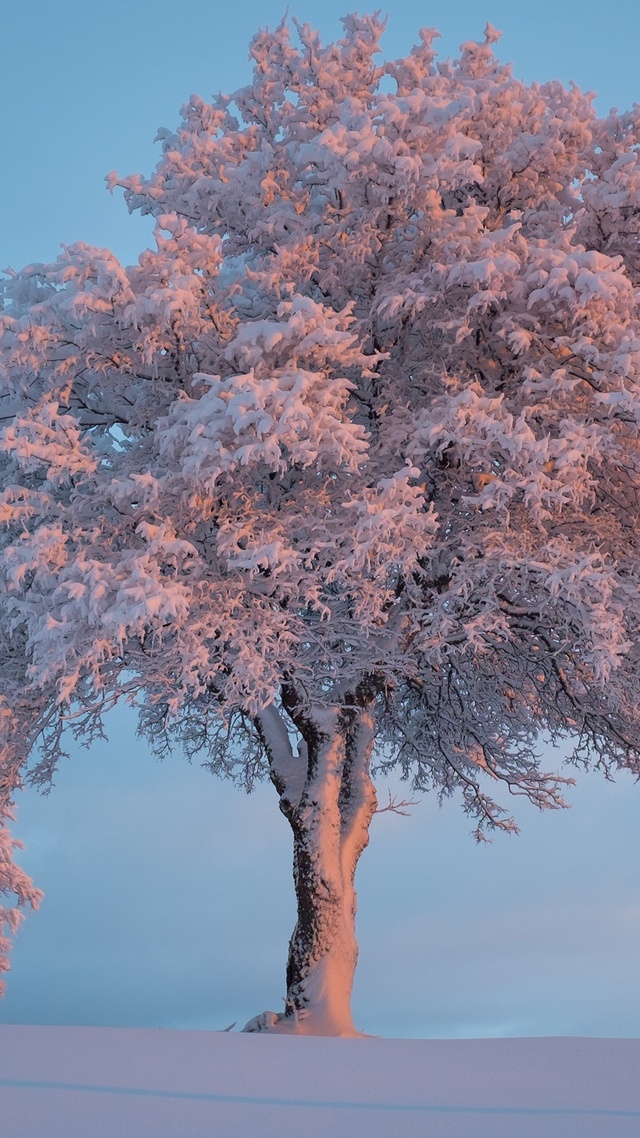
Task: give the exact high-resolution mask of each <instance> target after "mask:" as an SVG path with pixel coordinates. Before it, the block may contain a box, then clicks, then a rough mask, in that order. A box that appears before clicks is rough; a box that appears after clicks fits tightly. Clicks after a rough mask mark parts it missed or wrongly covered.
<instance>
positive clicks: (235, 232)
mask: <svg viewBox="0 0 640 1138" xmlns="http://www.w3.org/2000/svg"><path fill="white" fill-rule="evenodd" d="M293 24H294V27H293V28H289V26H288V25H287V24H286V23H283V24H282V25H281V26H280V27H279V28H277V29H276V31H274V32H270V31H265V32H260V33H259V34H258V35H257V36H256V37H255V38H254V40H253V41H252V46H251V53H252V56H253V58H254V61H255V69H254V76H253V82H252V84H251V85H250V86H248V87H245V88H243V89H241V90H239V91H236V92H235V94H234V95H232V96H219V97H218V98H217V99H216V100H215V101H214V102H212V103H206V102H204V101H203V100H202V99H201V98H198V97H196V96H193V97H192V98H191V99H190V101H189V102H188V103H187V105H186V106H185V107H184V108H183V119H182V124H181V126H180V127H179V129H178V130H177V131H176V132H175V133H171V132H169V131H164V130H162V131H160V139H161V141H162V157H161V159H160V161H159V163H158V166H157V169H156V171H155V173H153V174H152V175H151V177H149V178H144V177H142V176H137V175H136V176H132V177H127V178H119V177H118V175H115V174H114V175H112V176H111V177H110V183H111V185H112V187H115V186H120V187H123V188H124V194H125V198H126V201H127V203H128V205H129V207H130V209H132V210H136V209H137V210H141V211H142V212H143V213H151V214H153V216H154V217H155V218H156V221H157V230H156V248H155V249H153V250H146V251H145V252H143V253H142V254H141V256H140V258H139V262H138V264H137V265H135V266H132V267H128V268H125V267H123V266H122V265H120V264H119V263H118V261H117V260H116V258H115V257H114V256H113V255H112V254H110V253H109V252H108V251H106V250H102V249H94V248H91V247H89V246H87V245H83V244H77V245H73V246H70V247H68V248H65V249H64V250H63V252H62V253H61V255H60V257H59V258H58V260H57V261H56V262H55V263H53V264H50V265H31V266H28V267H27V268H26V269H24V270H23V271H22V272H13V271H9V272H8V279H7V280H6V283H5V284H4V286H3V290H4V291H3V295H4V300H3V310H2V314H1V316H0V321H1V345H2V346H1V361H2V362H1V367H2V390H1V397H0V414H1V416H2V424H3V425H2V431H1V445H0V449H1V455H2V458H1V469H2V490H1V497H0V517H1V519H2V551H1V555H0V582H1V585H0V605H1V615H2V619H1V621H0V636H1V637H2V650H1V653H0V668H1V670H2V697H1V703H0V720H1V731H2V746H3V750H2V760H1V761H2V781H1V785H2V794H3V802H4V809H5V817H6V819H10V818H11V816H12V815H11V804H12V799H13V798H14V795H15V791H16V789H17V788H18V787H19V786H20V784H21V781H26V782H31V783H34V784H35V785H37V786H42V787H46V786H47V785H48V783H49V781H50V780H51V777H52V775H53V773H54V770H55V766H56V762H57V760H58V758H59V756H60V753H61V749H62V747H63V745H64V733H65V732H66V731H68V730H72V731H74V732H76V733H77V735H78V736H79V737H80V738H81V739H84V740H85V741H87V742H89V743H90V742H91V739H92V738H95V737H96V735H97V734H98V733H100V731H101V730H102V720H103V717H104V715H105V714H106V713H107V712H108V711H109V709H110V708H112V707H113V706H114V704H116V703H117V702H118V701H122V700H126V701H130V702H132V703H134V704H135V705H136V706H137V707H138V708H139V714H140V728H141V731H142V733H143V734H144V735H145V736H146V737H148V738H149V739H150V740H151V741H152V742H153V743H154V745H155V746H156V747H157V749H158V751H159V752H160V753H162V751H163V748H165V747H166V746H168V745H169V744H170V743H171V742H172V741H173V742H174V743H176V744H177V745H178V746H179V747H181V748H182V749H183V750H184V751H185V752H186V754H187V755H198V756H200V759H201V760H203V761H205V762H207V763H208V764H210V766H211V769H212V771H214V772H216V773H217V774H220V775H224V776H227V777H230V778H233V779H235V780H237V782H238V783H239V784H240V785H243V786H246V787H250V786H251V784H252V783H253V781H254V780H255V779H257V778H261V777H269V778H270V779H271V781H272V782H273V784H274V786H275V789H276V791H277V794H278V796H279V803H280V809H281V810H282V812H283V813H284V815H285V816H286V818H287V819H288V821H289V822H290V824H291V828H292V831H293V839H294V879H295V887H296V891H297V899H298V923H297V925H296V928H295V930H294V933H293V937H292V940H291V945H290V950H289V961H288V968H287V1000H286V1004H285V1010H284V1012H282V1013H280V1014H279V1015H276V1014H275V1013H272V1012H264V1013H262V1014H261V1015H259V1016H257V1017H256V1019H255V1020H253V1021H251V1023H250V1024H248V1025H247V1028H248V1029H249V1030H254V1031H256V1030H271V1031H280V1032H299V1033H306V1034H335V1035H353V1034H356V1032H355V1028H354V1026H353V1022H352V1019H351V1013H350V1007H349V997H350V990H351V985H352V979H353V971H354V968H355V964H356V957H357V946H356V941H355V935H354V916H355V908H356V896H355V891H354V884H353V883H354V874H355V870H356V865H357V862H358V859H359V857H360V854H361V853H362V851H363V849H364V847H365V846H366V844H367V833H368V826H369V822H370V820H371V816H372V813H373V811H374V809H375V803H376V797H375V791H374V786H373V783H372V780H371V775H370V769H371V767H372V765H373V769H374V771H375V770H376V769H377V770H379V771H384V770H386V769H390V768H392V767H396V768H399V769H400V771H401V772H402V773H403V774H404V775H406V777H407V780H408V785H409V786H410V787H411V788H412V790H413V791H418V792H420V791H427V790H433V791H435V793H436V794H440V795H451V794H454V795H459V796H460V799H461V802H462V805H463V807H464V809H465V810H466V811H467V812H468V813H469V815H471V816H472V818H473V820H474V824H475V825H476V826H477V832H478V834H479V835H481V834H482V833H483V832H484V831H485V830H487V829H488V830H491V829H492V828H495V827H498V828H503V829H511V828H513V827H514V823H513V821H512V820H511V818H510V816H509V813H508V812H507V811H505V805H504V801H505V799H508V793H504V792H505V791H506V792H510V793H511V794H512V795H514V796H521V797H524V798H527V799H529V800H530V801H531V802H533V803H534V804H535V805H537V806H539V807H548V806H558V805H561V803H562V789H563V783H565V782H566V779H565V778H564V777H561V776H559V775H557V774H553V773H547V772H546V771H544V770H542V769H541V768H540V765H539V759H538V755H537V751H536V743H537V740H538V738H539V735H540V733H541V732H544V733H546V737H547V738H548V739H550V740H551V742H557V741H558V740H559V739H561V738H562V739H564V738H566V737H568V736H570V737H572V738H573V739H574V740H575V752H574V755H573V758H574V761H575V762H576V763H577V764H578V765H579V764H581V763H585V764H593V765H597V766H600V767H601V768H603V769H604V771H605V772H606V773H608V772H609V771H615V769H616V768H628V769H630V770H631V771H633V772H634V773H639V774H640V754H639V748H640V713H639V711H638V707H639V704H640V680H639V679H638V676H639V659H638V658H639V655H640V634H639V621H640V592H639V588H638V586H639V584H640V560H639V558H638V536H637V535H638V533H640V516H639V515H640V509H639V490H640V312H639V309H638V295H639V294H638V291H637V289H638V284H639V281H638V275H639V272H640V255H639V252H638V236H639V233H640V155H639V143H640V108H639V107H638V106H636V108H635V109H634V111H632V112H630V113H628V114H619V113H617V112H612V113H611V114H610V115H609V117H608V118H605V119H599V118H598V117H597V116H596V114H595V111H594V109H593V106H592V96H590V95H583V94H582V93H581V92H580V91H579V90H578V89H577V88H575V87H572V88H571V89H570V90H568V91H567V90H565V89H564V88H563V87H562V85H561V84H560V83H555V82H553V83H547V84H544V85H542V86H539V85H536V84H533V85H532V86H525V85H524V84H522V83H520V82H519V81H517V80H516V79H514V78H513V77H512V75H511V72H510V69H509V68H508V67H505V66H503V65H502V64H500V63H498V62H497V61H496V60H495V58H494V56H493V53H492V45H493V44H494V42H495V41H496V40H497V38H498V34H497V33H496V32H495V31H494V29H493V28H491V27H490V26H487V29H486V33H485V40H484V42H482V43H475V42H470V43H467V44H464V45H463V47H462V49H461V54H460V57H459V58H458V59H456V60H455V61H454V62H449V61H445V62H440V63H438V62H437V61H436V57H435V51H434V47H433V42H434V39H435V37H436V35H437V33H436V32H434V31H433V30H429V29H426V30H423V31H422V32H421V33H420V43H419V45H418V46H417V47H415V48H413V50H412V51H411V52H410V54H409V55H408V57H407V58H406V59H401V60H397V61H394V62H389V63H386V64H385V63H379V62H378V60H379V58H380V57H379V55H378V52H379V47H378V41H379V38H380V36H381V33H382V31H383V24H382V22H381V21H380V20H379V19H378V17H376V16H364V17H358V16H348V17H346V18H345V19H344V21H343V24H344V33H343V38H342V39H340V40H338V41H337V42H336V43H334V44H330V45H329V46H326V47H325V46H323V45H322V44H321V42H320V40H319V38H318V36H317V35H316V33H315V32H313V31H312V29H311V28H309V27H308V26H306V25H305V26H298V25H297V24H296V22H295V21H293ZM494 788H495V791H494ZM494 793H495V799H494ZM13 845H14V843H13V841H12V839H11V838H10V836H9V833H8V831H7V830H6V829H5V830H3V831H2V846H1V847H0V849H1V851H2V852H1V855H0V857H1V860H0V886H1V887H2V888H3V890H4V892H5V893H6V894H7V895H8V898H9V901H8V908H7V909H6V910H4V914H3V916H4V922H5V925H6V931H7V933H10V932H11V930H12V929H14V928H15V925H16V922H17V919H18V915H19V914H20V910H21V907H24V906H28V905H35V904H37V903H38V900H39V896H40V894H39V892H38V890H37V888H36V887H35V886H34V885H33V884H32V883H31V882H30V881H29V879H28V878H27V877H26V875H25V874H23V873H22V872H21V871H20V869H19V868H17V867H16V866H15V865H14V863H13V860H12V852H13ZM16 895H17V907H13V901H14V899H15V897H16ZM6 941H7V937H5V942H4V944H3V947H4V948H5V949H6V948H7V947H8V945H7V943H6ZM184 966H185V967H188V961H185V962H184Z"/></svg>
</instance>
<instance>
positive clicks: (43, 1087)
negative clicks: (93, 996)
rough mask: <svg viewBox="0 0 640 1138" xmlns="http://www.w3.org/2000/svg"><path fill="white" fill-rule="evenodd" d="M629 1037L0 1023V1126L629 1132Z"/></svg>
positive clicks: (542, 1137) (110, 1135) (249, 1131)
mask: <svg viewBox="0 0 640 1138" xmlns="http://www.w3.org/2000/svg"><path fill="white" fill-rule="evenodd" d="M639 1070H640V1039H582V1038H571V1039H561V1038H552V1039H491V1040H415V1039H414V1040H392V1039H384V1040H383V1039H357V1040H353V1039H318V1038H298V1039H295V1038H290V1037H289V1038H287V1037H284V1036H263V1035H258V1036H255V1035H241V1034H236V1033H224V1032H196V1031H167V1030H160V1029H157V1030H149V1029H140V1030H138V1029H130V1028H127V1029H124V1028H123V1029H120V1028H90V1027H21V1026H0V1119H1V1120H2V1122H1V1132H2V1135H3V1138H89V1136H90V1138H178V1136H179V1138H205V1135H206V1136H207V1138H211V1136H212V1135H216V1136H220V1138H227V1136H229V1138H231V1136H234V1138H235V1136H239V1138H244V1136H245V1135H246V1136H249V1135H253V1134H256V1135H259V1138H276V1136H277V1138H320V1136H322V1138H326V1136H327V1135H331V1136H332V1138H333V1136H336V1138H341V1136H343V1135H344V1136H345V1138H346V1136H348V1138H361V1136H362V1138H364V1136H365V1135H366V1138H396V1136H397V1138H413V1136H415V1138H418V1136H420V1138H425V1136H426V1135H428V1138H466V1136H467V1135H468V1136H469V1138H471V1136H472V1135H473V1138H637V1135H638V1134H639V1133H640V1079H639V1078H638V1071H639Z"/></svg>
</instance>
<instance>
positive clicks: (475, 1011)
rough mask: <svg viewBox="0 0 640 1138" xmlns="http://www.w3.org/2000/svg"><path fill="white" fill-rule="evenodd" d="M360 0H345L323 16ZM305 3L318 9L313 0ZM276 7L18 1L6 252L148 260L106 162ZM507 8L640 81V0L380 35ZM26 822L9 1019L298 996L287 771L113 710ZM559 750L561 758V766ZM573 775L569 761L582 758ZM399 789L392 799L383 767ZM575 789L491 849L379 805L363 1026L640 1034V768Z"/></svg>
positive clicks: (539, 41) (621, 75) (614, 74)
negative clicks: (283, 798)
mask: <svg viewBox="0 0 640 1138" xmlns="http://www.w3.org/2000/svg"><path fill="white" fill-rule="evenodd" d="M346 10H348V5H345V4H344V3H343V2H340V3H336V2H335V0H328V2H327V3H325V5H324V7H323V16H322V20H321V22H320V30H321V31H322V33H323V34H324V36H325V38H329V37H335V36H336V35H339V34H340V25H339V22H338V17H339V16H340V15H341V14H343V13H344V12H345V11H346ZM292 12H293V13H294V14H295V15H296V16H298V18H300V19H301V20H303V21H304V20H310V21H311V22H315V21H316V17H317V5H315V4H310V3H307V2H302V0H301V2H299V3H297V4H295V5H292ZM281 14H282V4H281V3H280V2H279V3H277V4H276V3H273V2H272V0H266V2H264V3H262V4H260V5H257V4H255V3H253V2H247V3H242V2H241V3H239V4H236V5H228V4H224V5H223V4H219V3H217V2H209V3H204V2H201V0H194V2H187V3H185V4H184V5H183V6H182V7H181V10H180V16H179V17H178V16H177V15H176V7H175V5H171V4H169V3H166V2H164V0H163V2H156V3H153V4H152V3H150V2H149V0H129V2H128V3H124V2H123V0H109V2H108V3H107V4H105V5H100V6H98V5H93V4H87V3H85V2H80V0H58V2H57V3H56V4H55V5H53V4H50V3H49V2H44V0H34V2H32V3H31V4H30V5H29V7H28V8H27V7H26V6H24V5H14V6H13V7H12V8H11V9H10V10H8V11H6V12H3V25H4V50H3V75H4V80H5V85H4V96H5V97H4V99H3V101H2V106H1V107H0V117H1V119H2V139H3V144H4V146H3V154H4V157H5V164H4V166H5V168H4V170H3V176H2V178H1V179H0V202H1V206H2V211H1V214H0V216H1V217H2V229H1V231H0V265H1V266H4V265H8V264H10V265H12V266H13V267H14V268H19V267H21V266H22V265H23V264H25V263H27V262H31V261H34V260H48V259H52V258H53V257H55V255H56V252H57V250H58V248H59V245H60V243H61V242H71V241H74V240H76V239H82V240H85V241H87V242H89V243H93V244H97V245H105V246H108V247H110V248H112V249H113V250H114V251H115V252H116V253H117V254H118V255H119V256H120V257H121V258H122V259H123V260H125V261H127V262H129V261H132V260H135V258H136V256H137V253H138V252H139V251H140V249H141V248H142V247H143V246H144V244H145V243H146V242H147V241H148V240H149V239H150V230H151V226H150V223H149V222H148V221H146V220H144V219H138V218H129V216H128V215H127V212H126V209H125V207H124V205H123V203H122V200H121V198H120V197H119V195H118V194H117V193H116V194H115V195H113V196H110V195H109V194H108V193H107V191H106V189H105V188H104V176H105V174H106V173H107V172H108V171H109V170H111V169H114V168H116V169H118V170H119V171H120V172H121V173H123V174H124V173H129V172H131V171H133V170H142V171H144V172H148V171H149V170H150V169H151V167H152V166H153V164H154V162H155V159H156V155H157V147H156V148H154V145H153V137H154V135H155V131H156V130H157V128H158V126H169V127H173V126H174V125H175V123H176V121H177V118H178V110H179V106H180V104H181V103H182V102H184V101H185V100H186V98H187V97H188V96H189V94H191V92H198V93H200V94H202V95H203V96H204V97H207V96H208V95H210V94H211V92H213V91H217V90H218V89H222V90H233V89H234V88H236V87H238V86H240V85H242V84H243V83H245V82H247V81H248V78H249V67H248V63H247V45H248V42H249V39H250V36H251V34H252V32H253V31H254V30H255V28H256V27H257V26H258V25H259V24H271V25H274V24H276V23H277V22H278V21H279V18H280V16H281ZM487 20H489V21H490V22H491V23H492V24H494V25H495V26H497V27H499V28H501V29H503V31H504V37H503V39H502V41H501V43H500V44H499V45H498V49H497V54H498V55H499V57H500V58H501V59H503V60H512V61H513V63H514V72H515V74H516V75H517V76H518V77H521V78H524V79H526V80H527V81H531V80H534V79H535V80H539V81H545V80H547V79H550V78H559V79H561V80H562V81H563V82H565V83H568V82H569V81H570V80H572V79H573V80H575V81H576V82H577V83H578V85H579V86H581V87H583V88H584V89H592V90H595V91H597V92H598V104H597V105H598V107H599V109H600V110H601V111H606V110H608V109H609V107H610V106H611V105H618V106H619V107H621V108H623V107H625V106H628V105H630V104H631V103H632V102H633V101H634V100H638V99H640V79H639V78H638V69H637V59H638V56H639V54H640V15H639V14H638V9H637V4H636V3H611V4H609V6H608V13H607V17H606V20H605V18H604V16H603V15H602V8H601V6H599V5H596V4H589V3H587V4H583V5H582V6H581V9H580V16H579V19H576V15H575V6H574V5H572V4H569V3H566V2H564V0H556V2H554V3H552V2H551V0H540V2H539V3H536V4H535V5H531V6H530V7H528V8H527V9H526V10H525V9H524V8H523V7H521V6H519V5H514V4H513V3H507V2H502V0H500V2H494V0H487V3H484V2H483V3H479V2H478V0H473V2H471V0H467V2H466V3H458V4H457V5H456V6H455V8H454V6H452V5H445V4H442V3H434V4H424V5H423V4H417V3H412V2H409V0H396V2H395V3H394V5H393V14H392V15H391V16H390V19H389V24H388V29H387V33H386V36H385V39H384V41H383V46H384V48H385V51H386V53H387V54H388V55H389V56H396V55H399V54H404V53H406V51H408V50H409V48H410V46H411V44H412V43H413V42H414V41H415V40H416V39H417V29H418V27H419V26H420V25H421V24H423V25H435V26H436V27H438V28H439V29H440V30H441V32H442V33H443V39H442V41H440V46H441V52H442V54H443V55H445V56H446V55H447V54H450V53H453V52H455V50H456V47H457V45H458V44H459V43H460V42H461V41H462V40H464V39H469V38H479V37H480V36H481V34H482V30H483V28H484V24H485V22H486V21H487ZM70 750H71V751H72V752H73V753H72V758H71V761H69V762H67V763H65V765H64V767H63V768H62V769H61V771H60V774H59V777H58V779H57V785H56V787H55V789H54V790H53V792H52V793H51V795H50V796H49V797H47V798H42V797H39V796H37V795H36V794H34V793H31V792H27V793H25V794H24V795H21V797H20V800H19V802H18V807H19V821H18V823H17V825H16V827H15V832H16V834H17V836H18V837H20V838H21V839H22V840H23V841H24V843H25V845H26V847H27V848H26V850H25V852H24V855H23V856H22V858H21V862H22V864H23V865H24V867H25V868H26V869H28V870H29V871H30V872H31V873H32V874H33V876H34V877H35V879H36V882H37V884H38V885H40V886H41V887H42V888H43V889H44V890H45V893H46V900H45V902H44V904H43V907H42V909H41V911H40V912H39V913H38V914H36V915H35V916H33V917H30V918H29V920H28V921H27V923H26V924H25V926H24V928H23V930H22V931H21V933H20V935H19V937H18V942H17V947H16V951H15V953H14V960H13V971H12V973H10V974H9V977H8V981H9V982H8V992H7V996H6V997H5V1000H4V1002H3V1003H1V1004H0V1022H6V1023H19V1022H22V1023H58V1024H64V1023H72V1024H97V1025H100V1024H112V1025H123V1026H126V1025H138V1026H160V1025H161V1026H167V1027H169V1026H172V1027H197V1028H220V1027H225V1026H227V1024H228V1023H230V1022H231V1021H233V1020H237V1021H238V1022H239V1024H240V1025H241V1024H242V1023H243V1022H244V1020H246V1019H248V1018H249V1017H250V1016H252V1015H254V1014H256V1013H257V1012H260V1011H262V1010H263V1009H264V1008H272V1009H273V1010H275V1011H278V1010H280V1007H281V1004H280V1003H279V1001H280V998H281V996H283V995H284V963H285V956H286V945H287V940H288V937H289V935H290V932H291V928H292V925H293V921H294V906H293V890H292V885H291V869H290V840H289V834H288V828H287V825H286V823H285V821H284V819H283V818H282V817H281V816H280V815H279V812H278V809H277V802H276V797H275V794H274V792H273V790H272V788H271V787H269V786H264V787H260V788H258V790H257V791H256V793H255V794H254V795H252V796H251V797H249V798H246V797H244V796H243V795H242V794H241V793H239V792H238V791H236V790H234V789H233V788H232V787H230V786H228V785H225V784H223V783H221V782H219V781H217V780H215V779H214V778H212V776H210V775H209V774H207V773H206V772H203V771H202V770H200V769H199V768H198V767H197V765H194V766H191V767H190V766H189V765H188V764H186V763H185V762H184V760H182V759H181V757H180V756H179V755H176V756H175V757H174V758H173V759H171V760H169V761H167V762H166V763H164V764H162V765H160V764H158V763H156V761H155V759H153V757H152V756H150V755H149V753H148V751H147V750H146V748H145V746H144V745H143V744H142V743H141V742H140V741H139V740H137V739H136V737H135V723H134V721H133V719H132V717H131V716H130V714H128V713H124V712H122V713H120V712H118V713H117V714H115V715H114V716H113V719H112V724H111V735H110V742H109V744H103V745H100V746H96V747H95V748H93V750H92V751H91V753H87V752H85V751H79V750H78V749H77V748H75V747H73V746H71V747H70ZM558 761H559V760H558V757H557V756H550V757H549V765H556V764H557V762H558ZM569 773H570V772H569ZM380 792H381V793H380V797H381V800H382V802H383V803H384V800H385V796H386V794H385V787H384V784H382V786H381V787H380ZM570 798H571V800H572V801H573V803H574V806H573V809H572V810H571V811H570V812H554V813H550V812H548V813H546V814H544V815H540V814H539V813H538V812H536V811H535V810H534V809H533V808H532V807H530V806H528V804H527V803H523V804H522V805H521V808H520V810H518V811H516V813H517V820H518V821H519V822H520V824H521V826H522V831H523V832H522V834H521V836H520V837H518V838H515V837H511V838H510V837H506V836H502V835H498V836H497V837H496V838H495V841H494V842H493V844H492V845H490V846H482V847H477V846H476V845H475V844H474V842H473V841H472V839H471V838H470V837H469V835H468V831H469V829H470V825H469V822H468V820H467V819H466V818H465V817H464V816H463V814H462V812H461V811H460V808H459V806H458V804H457V803H456V802H455V801H454V802H448V803H446V804H445V806H444V807H443V808H442V809H439V808H438V805H437V803H436V802H435V801H432V800H428V799H426V800H424V801H423V802H421V803H420V804H419V805H418V806H416V807H415V809H414V810H413V813H412V815H411V817H410V818H401V817H396V816H394V815H390V814H383V815H381V816H380V817H378V818H376V819H374V823H373V827H372V844H371V847H370V849H369V850H368V851H367V852H366V854H365V855H364V857H363V860H362V863H361V867H360V870H359V874H358V886H359V900H360V912H359V939H360V945H361V963H360V965H359V970H358V976H357V981H356V990H355V998H354V1005H355V1018H356V1024H357V1026H358V1027H361V1028H362V1029H364V1030H366V1031H369V1032H373V1033H380V1034H383V1035H395V1036H441V1037H447V1036H498V1035H545V1034H547V1035H552V1034H560V1035H580V1034H587V1035H588V1034H593V1035H610V1036H616V1035H621V1036H624V1035H628V1036H640V978H639V969H638V944H639V943H640V872H639V871H640V852H639V848H638V841H637V835H638V823H639V822H640V788H638V787H634V786H633V783H632V780H631V779H630V778H624V779H621V780H619V781H618V782H617V783H616V784H615V785H614V786H611V785H609V784H606V783H605V782H604V780H603V779H602V778H600V777H598V776H596V775H593V776H589V777H582V776H579V786H578V788H577V789H576V790H575V791H572V792H570Z"/></svg>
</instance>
